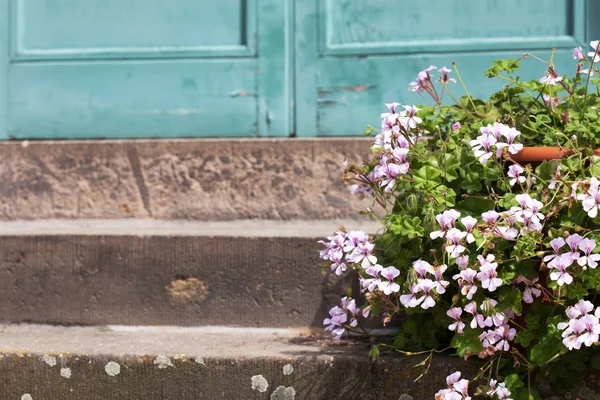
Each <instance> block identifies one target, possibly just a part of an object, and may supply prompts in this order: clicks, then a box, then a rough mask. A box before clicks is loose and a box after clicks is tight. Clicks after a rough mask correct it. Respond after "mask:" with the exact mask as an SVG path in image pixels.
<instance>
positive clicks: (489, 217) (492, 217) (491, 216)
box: [481, 210, 500, 224]
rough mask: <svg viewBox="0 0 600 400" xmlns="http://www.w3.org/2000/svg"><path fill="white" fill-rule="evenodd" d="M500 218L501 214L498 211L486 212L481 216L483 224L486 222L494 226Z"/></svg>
mask: <svg viewBox="0 0 600 400" xmlns="http://www.w3.org/2000/svg"><path fill="white" fill-rule="evenodd" d="M499 216H500V214H498V213H497V212H496V211H494V210H490V211H486V212H484V213H483V214H481V219H482V220H483V222H485V223H487V224H493V223H494V222H496V221H497V220H498V217H499Z"/></svg>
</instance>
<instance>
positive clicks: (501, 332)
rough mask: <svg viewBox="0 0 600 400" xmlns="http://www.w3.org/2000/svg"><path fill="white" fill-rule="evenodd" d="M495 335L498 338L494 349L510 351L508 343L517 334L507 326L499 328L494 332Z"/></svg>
mask: <svg viewBox="0 0 600 400" xmlns="http://www.w3.org/2000/svg"><path fill="white" fill-rule="evenodd" d="M495 333H496V335H498V337H499V338H500V340H499V341H498V343H496V348H497V349H498V350H502V351H508V350H510V342H511V341H512V340H513V339H514V338H515V335H516V334H517V331H516V329H514V328H511V327H509V326H508V325H504V326H499V327H498V328H496V330H495Z"/></svg>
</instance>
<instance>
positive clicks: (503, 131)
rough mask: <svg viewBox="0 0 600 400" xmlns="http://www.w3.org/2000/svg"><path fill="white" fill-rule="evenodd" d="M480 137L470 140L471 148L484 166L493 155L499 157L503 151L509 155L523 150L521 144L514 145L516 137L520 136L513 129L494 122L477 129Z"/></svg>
mask: <svg viewBox="0 0 600 400" xmlns="http://www.w3.org/2000/svg"><path fill="white" fill-rule="evenodd" d="M479 131H480V132H481V135H479V136H477V138H476V139H473V140H471V141H470V142H469V143H470V144H471V148H472V149H473V152H474V153H475V157H477V158H478V159H479V162H481V163H482V164H485V163H486V162H487V161H488V160H489V159H490V158H491V157H492V156H493V155H494V154H495V155H496V156H497V157H499V156H500V155H501V154H502V151H503V149H505V148H506V149H508V152H509V153H510V154H517V153H518V152H519V151H521V150H522V149H523V144H521V143H515V140H516V139H517V137H518V136H519V135H520V134H521V132H519V131H518V130H516V129H515V128H512V127H509V126H507V125H504V124H501V123H498V122H494V124H493V125H487V126H484V127H481V128H479Z"/></svg>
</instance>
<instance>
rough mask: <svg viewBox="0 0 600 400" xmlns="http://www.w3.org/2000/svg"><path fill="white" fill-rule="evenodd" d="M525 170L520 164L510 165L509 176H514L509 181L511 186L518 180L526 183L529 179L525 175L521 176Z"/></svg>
mask: <svg viewBox="0 0 600 400" xmlns="http://www.w3.org/2000/svg"><path fill="white" fill-rule="evenodd" d="M524 171H525V170H524V169H523V167H521V166H520V165H518V164H513V165H511V166H510V167H508V176H509V177H510V178H512V179H511V180H510V181H508V182H509V184H510V186H514V185H515V183H517V182H519V183H524V182H525V181H526V180H527V179H526V178H525V177H524V176H521V174H522V173H523V172H524Z"/></svg>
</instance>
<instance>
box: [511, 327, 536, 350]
mask: <svg viewBox="0 0 600 400" xmlns="http://www.w3.org/2000/svg"><path fill="white" fill-rule="evenodd" d="M534 339H535V334H534V333H533V332H531V331H530V330H529V329H526V330H524V331H519V332H518V333H517V336H515V343H518V344H520V345H521V346H523V347H529V344H531V342H532V341H533V340H534Z"/></svg>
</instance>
